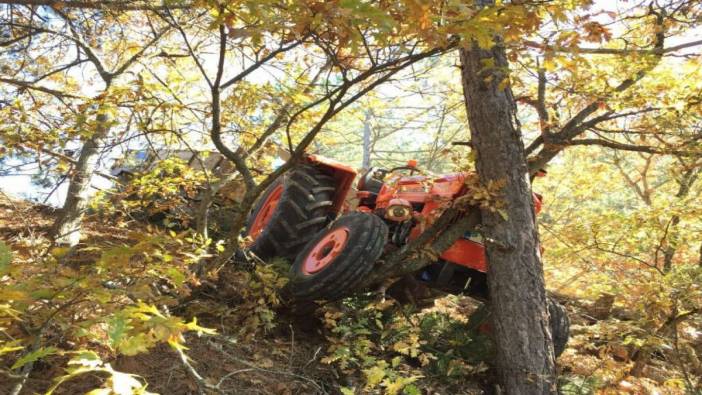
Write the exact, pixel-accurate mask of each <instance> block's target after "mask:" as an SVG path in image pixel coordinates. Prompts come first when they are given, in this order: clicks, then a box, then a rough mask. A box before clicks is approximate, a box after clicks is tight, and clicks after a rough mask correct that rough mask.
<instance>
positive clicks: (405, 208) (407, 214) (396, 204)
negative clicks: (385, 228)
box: [385, 199, 412, 222]
mask: <svg viewBox="0 0 702 395" xmlns="http://www.w3.org/2000/svg"><path fill="white" fill-rule="evenodd" d="M385 218H387V219H389V220H391V221H397V222H404V221H407V220H409V219H411V218H412V205H411V204H410V203H409V202H408V201H406V200H405V199H392V200H391V201H390V204H389V205H388V208H387V209H386V210H385Z"/></svg>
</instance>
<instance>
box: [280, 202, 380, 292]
mask: <svg viewBox="0 0 702 395" xmlns="http://www.w3.org/2000/svg"><path fill="white" fill-rule="evenodd" d="M387 237H388V227H387V225H386V224H385V222H383V220H382V219H380V217H378V216H375V215H372V214H366V213H349V214H345V215H343V216H341V217H340V218H339V219H338V220H337V221H336V222H334V223H333V224H332V225H331V226H330V227H329V228H327V229H324V230H322V231H320V232H319V233H317V234H316V235H315V236H314V238H313V239H312V240H311V241H310V242H309V243H308V244H307V245H306V246H305V248H304V249H303V250H302V252H301V253H300V254H299V255H298V256H297V259H295V263H294V264H293V266H292V279H291V280H290V283H288V285H287V290H288V291H289V293H290V295H291V296H292V297H293V299H296V300H316V299H326V300H334V299H338V298H340V297H342V296H345V295H348V294H350V293H352V292H353V291H354V290H355V288H356V287H358V286H359V285H360V284H361V283H362V282H363V279H364V277H365V276H366V275H367V274H368V273H369V272H370V271H371V270H372V269H373V265H374V264H375V261H376V260H377V259H378V258H379V257H380V255H381V254H382V253H383V248H384V246H385V243H386V241H387Z"/></svg>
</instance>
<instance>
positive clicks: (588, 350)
mask: <svg viewBox="0 0 702 395" xmlns="http://www.w3.org/2000/svg"><path fill="white" fill-rule="evenodd" d="M54 214H55V213H54V212H53V211H52V210H51V209H49V208H46V207H42V206H38V205H33V204H29V203H27V202H22V201H19V200H9V199H7V198H6V197H2V199H1V200H0V239H2V240H3V242H4V243H6V244H7V245H8V246H10V248H11V250H12V251H13V254H14V257H13V264H14V265H17V264H24V265H26V266H25V267H24V270H23V273H24V275H31V272H32V270H39V268H37V267H35V266H34V263H32V262H33V256H32V251H33V250H32V248H30V245H31V243H32V242H33V241H35V240H37V239H40V238H41V237H42V235H43V233H44V232H46V230H47V229H48V227H49V226H50V224H51V218H52V216H53V215H54ZM86 230H87V232H86V235H87V238H86V240H85V242H84V243H83V244H82V247H81V248H79V249H78V251H77V252H74V253H72V254H71V256H70V257H68V258H66V260H65V261H63V264H69V265H71V266H72V267H78V266H82V265H92V264H94V263H95V262H96V261H98V260H100V259H103V258H101V251H104V250H105V249H107V248H114V247H115V246H122V245H126V246H130V245H135V244H138V243H139V242H140V238H135V236H134V235H135V234H142V235H143V234H144V233H148V232H151V231H153V228H152V227H149V226H147V225H146V224H142V223H138V222H135V221H132V222H129V223H127V224H123V225H121V226H115V225H112V224H110V221H108V220H105V219H104V218H97V217H89V218H88V220H87V222H86ZM135 231H136V232H135ZM54 253H55V254H58V253H60V251H59V252H56V251H54ZM269 269H270V268H267V269H262V268H258V269H252V268H250V267H249V268H238V267H233V266H230V267H225V268H223V269H221V270H219V271H218V272H217V273H216V275H214V276H212V277H211V278H210V279H208V280H206V281H203V282H201V283H197V282H194V281H191V282H190V283H188V284H189V285H188V287H189V289H191V290H194V292H185V293H181V294H178V295H177V300H178V303H171V304H169V305H168V306H165V305H164V306H162V307H163V309H165V311H168V312H170V313H172V314H173V315H174V316H178V317H184V318H187V319H188V320H190V319H191V318H192V317H197V318H198V324H199V325H201V326H203V327H207V328H211V329H214V330H215V331H216V334H202V335H197V334H195V333H191V332H188V333H183V334H182V342H179V343H178V347H173V345H169V344H168V342H167V341H160V342H153V344H152V343H149V344H148V349H147V348H144V349H143V350H142V349H138V350H137V351H141V352H132V351H134V350H131V351H130V349H129V348H124V347H123V348H119V347H118V346H115V344H114V343H110V342H109V341H108V340H106V339H105V341H101V340H100V336H93V337H87V338H86V337H84V336H77V335H76V334H74V333H70V332H68V331H69V329H68V328H67V327H64V326H62V325H61V323H60V322H56V323H54V322H51V323H50V324H49V325H48V327H47V330H46V331H44V332H43V333H42V334H41V342H42V343H43V345H44V347H56V348H58V349H60V350H63V351H62V352H61V353H55V354H54V355H46V356H45V357H43V358H37V360H36V361H35V362H34V363H33V366H32V369H31V371H30V373H29V375H28V379H27V381H26V383H25V384H24V386H23V387H22V391H21V393H22V394H32V393H43V392H44V391H46V390H47V389H48V388H49V387H51V386H52V385H53V384H54V383H55V382H56V378H57V377H61V376H63V375H65V374H66V369H67V368H70V366H69V365H67V362H68V360H69V359H70V358H72V355H71V354H70V350H79V349H80V350H90V351H91V352H94V353H95V354H96V355H97V356H99V358H100V359H101V360H102V361H103V363H104V364H109V366H110V367H111V368H113V369H114V370H115V371H119V372H123V373H129V374H134V375H137V376H138V380H139V381H140V382H141V383H146V384H147V387H146V389H147V390H148V391H151V392H157V393H161V394H195V393H198V392H201V391H202V392H204V393H228V394H242V393H252V394H309V393H344V394H350V393H358V394H361V393H389V394H399V393H404V394H419V393H431V394H434V393H437V394H438V393H452V394H453V393H455V394H480V393H491V392H492V391H493V390H494V387H493V386H492V385H491V384H490V383H491V381H492V379H491V377H492V372H491V368H490V358H489V355H490V352H491V351H490V350H491V347H490V340H489V338H488V337H486V336H483V335H480V334H476V333H475V332H474V331H472V328H471V327H470V326H469V324H468V316H469V315H470V314H471V313H473V312H474V311H475V310H476V309H477V308H478V307H479V305H478V303H476V302H474V301H472V300H470V299H468V298H459V297H454V296H447V297H442V298H439V299H436V300H435V301H434V303H433V304H429V306H428V307H426V308H424V309H422V310H416V309H412V308H410V307H408V306H399V305H398V304H397V303H395V302H394V301H393V300H391V299H389V298H388V299H383V298H379V297H377V296H372V295H371V296H368V297H363V298H352V299H348V300H346V301H344V302H340V303H333V304H326V305H322V306H316V305H315V306H297V307H296V308H294V309H291V308H290V306H286V305H285V304H284V303H282V302H281V301H280V300H279V299H278V298H277V296H276V295H275V290H276V286H275V284H276V283H280V282H284V277H282V276H280V272H279V271H276V270H273V269H270V270H269ZM10 281H11V279H10V278H8V277H7V276H6V277H4V278H3V279H2V282H1V283H0V284H2V283H5V284H4V285H7V284H9V282H10ZM560 299H561V301H562V302H563V303H564V304H566V306H567V307H568V310H569V314H570V317H571V320H572V338H571V341H570V344H569V348H568V349H567V350H566V351H565V352H564V354H563V355H562V356H561V357H560V359H559V364H560V371H561V389H562V391H563V393H568V394H588V393H595V392H598V393H632V394H633V393H635V394H639V393H650V394H658V393H661V394H663V393H670V394H677V393H680V394H682V393H684V389H683V388H684V386H683V382H682V381H681V380H682V378H681V370H680V368H678V367H677V366H676V365H675V363H673V361H668V360H665V358H664V356H663V355H658V356H656V355H654V357H653V358H652V360H651V362H650V363H649V364H648V365H647V366H646V368H645V370H644V375H643V377H637V378H633V377H629V376H627V372H628V370H629V369H630V368H631V364H632V361H631V359H632V352H633V351H634V347H633V346H632V345H628V344H623V342H622V341H621V338H620V337H618V336H617V330H618V329H619V328H621V327H622V326H623V325H625V324H626V320H627V319H628V318H627V316H626V312H621V311H616V308H615V309H614V310H613V309H612V308H611V306H605V307H604V310H603V308H602V306H601V301H599V302H598V301H588V300H578V299H574V298H572V297H569V296H568V295H560ZM125 303H129V302H125ZM598 303H599V304H598ZM93 307H94V308H95V309H101V307H100V306H99V305H95V306H93ZM83 308H89V306H85V307H83ZM106 311H107V310H106ZM80 313H81V312H80V311H79V310H76V311H74V312H73V314H80ZM110 314H111V313H110ZM115 314H117V313H115ZM23 325H24V324H23V323H22V322H15V323H14V326H10V327H6V328H4V329H3V333H4V334H5V335H6V336H12V335H14V336H18V335H22V336H26V338H27V340H26V341H24V342H21V346H22V347H23V349H20V350H17V351H15V352H10V353H5V354H4V355H2V356H0V358H2V359H0V374H2V375H4V376H7V377H4V378H3V379H2V380H0V393H10V392H11V390H12V389H13V388H14V387H15V386H16V383H17V381H18V380H17V378H18V376H19V375H20V374H21V372H22V370H21V369H15V370H12V369H11V366H12V365H13V364H15V363H16V362H17V359H18V358H19V357H20V355H23V354H26V353H25V350H26V347H30V346H31V344H32V341H33V340H36V337H34V336H36V335H34V334H32V333H24V332H23ZM90 328H91V330H93V331H97V332H100V331H101V330H104V332H105V333H104V337H110V336H114V333H113V332H111V330H110V329H109V328H108V329H105V326H100V325H97V326H95V325H94V326H91V327H90ZM152 329H153V328H152ZM64 330H65V331H66V332H63V331H64ZM119 350H122V352H120V351H119ZM179 350H180V351H179ZM131 354H134V355H131ZM115 377H116V376H113V377H112V378H108V377H106V375H105V374H102V373H100V372H97V371H96V372H89V373H88V374H83V375H80V376H76V377H74V378H72V379H70V380H67V381H66V382H65V383H63V384H62V385H61V386H59V387H58V389H57V391H56V393H63V394H75V393H84V392H88V391H90V390H92V389H94V388H98V387H101V386H104V385H106V384H105V383H106V379H107V380H108V381H109V380H116V379H115ZM107 384H108V385H109V384H110V383H109V382H108V383H107ZM112 384H114V383H112Z"/></svg>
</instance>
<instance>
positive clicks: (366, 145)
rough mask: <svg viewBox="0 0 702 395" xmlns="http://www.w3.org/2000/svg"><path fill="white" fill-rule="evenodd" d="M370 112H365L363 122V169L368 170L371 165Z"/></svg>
mask: <svg viewBox="0 0 702 395" xmlns="http://www.w3.org/2000/svg"><path fill="white" fill-rule="evenodd" d="M370 120H371V111H370V110H366V118H365V119H364V120H363V164H362V165H361V167H362V168H364V169H370V165H371V157H370V154H371V125H370Z"/></svg>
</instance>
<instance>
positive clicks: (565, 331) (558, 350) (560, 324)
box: [547, 298, 570, 357]
mask: <svg viewBox="0 0 702 395" xmlns="http://www.w3.org/2000/svg"><path fill="white" fill-rule="evenodd" d="M547 304H548V315H549V316H550V319H549V325H550V326H551V337H552V339H553V351H554V353H555V354H556V357H558V356H559V355H561V354H562V353H563V351H565V349H566V345H567V344H568V339H569V338H570V319H569V318H568V312H567V311H566V308H565V306H563V305H562V304H560V303H558V302H556V301H555V300H553V299H551V298H547Z"/></svg>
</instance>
